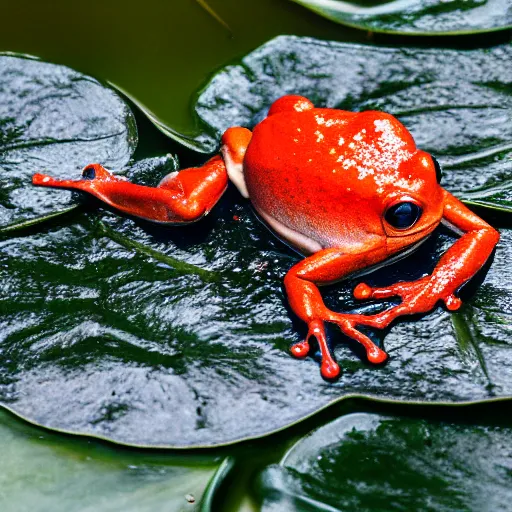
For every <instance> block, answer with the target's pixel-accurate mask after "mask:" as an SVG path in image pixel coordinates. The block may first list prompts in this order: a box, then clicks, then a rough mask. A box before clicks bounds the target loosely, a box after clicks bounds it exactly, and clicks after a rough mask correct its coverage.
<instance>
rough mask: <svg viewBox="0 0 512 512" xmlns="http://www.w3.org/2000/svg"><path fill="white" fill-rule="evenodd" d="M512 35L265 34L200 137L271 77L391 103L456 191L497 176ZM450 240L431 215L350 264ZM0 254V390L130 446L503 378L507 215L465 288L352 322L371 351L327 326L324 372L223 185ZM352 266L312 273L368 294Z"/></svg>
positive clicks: (422, 264)
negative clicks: (149, 217) (329, 350)
mask: <svg viewBox="0 0 512 512" xmlns="http://www.w3.org/2000/svg"><path fill="white" fill-rule="evenodd" d="M510 53H511V49H510V47H509V46H504V47H498V48H494V49H491V50H479V51H471V52H455V51H444V50H443V51H438V52H430V51H429V50H397V49H383V50H377V49H371V51H370V50H369V49H367V48H365V47H361V46H351V45H341V44H333V43H324V42H318V41H313V40H311V39H299V38H295V37H290V38H278V39H276V40H274V41H272V42H270V43H268V44H267V45H266V46H264V47H263V48H261V49H259V50H257V51H256V52H254V53H253V54H251V55H250V56H248V57H247V58H246V59H245V60H244V63H243V66H234V67H233V66H232V67H230V68H227V69H226V70H224V71H221V72H220V73H219V74H218V75H217V77H216V78H214V80H213V81H212V83H211V84H210V85H209V86H208V87H207V88H206V90H205V91H203V94H202V95H201V97H200V99H199V102H198V107H197V109H198V113H199V114H200V115H201V117H202V119H203V120H204V121H205V122H208V123H210V125H211V126H210V129H209V130H210V135H209V137H213V135H212V134H215V137H217V135H218V134H219V133H220V132H222V130H223V129H224V128H226V127H227V126H231V125H235V124H242V125H248V126H250V125H252V124H254V123H255V122H257V121H258V120H259V119H261V118H262V116H263V115H264V113H265V111H266V109H267V108H268V106H269V104H270V103H271V102H272V100H274V99H275V98H277V97H279V96H280V95H282V94H285V93H287V92H294V93H299V94H304V95H306V96H309V97H311V98H312V100H313V101H315V103H317V104H319V105H327V106H330V107H339V108H347V109H349V108H350V109H353V110H360V109H364V108H379V109H384V110H388V111H390V112H391V113H395V114H399V115H400V118H401V119H402V121H404V122H405V124H406V125H407V126H408V127H409V128H410V129H411V130H412V131H413V133H414V134H415V136H416V138H417V140H418V143H419V145H420V146H421V147H423V148H424V149H427V150H428V151H431V152H433V153H434V154H435V155H436V156H437V157H438V158H439V160H440V161H441V162H442V164H444V169H445V177H444V183H445V184H446V186H447V187H448V188H450V190H452V191H454V192H456V193H459V195H460V194H465V193H467V194H469V193H470V192H471V193H473V192H474V191H475V190H474V189H475V188H476V187H477V186H480V187H485V186H498V185H500V184H502V183H506V182H507V180H508V179H510V173H511V168H510V165H509V159H510V147H511V141H512V137H511V130H512V125H511V124H510V123H507V122H506V121H508V120H510V116H511V100H510V87H509V86H510V82H511V81H512V76H511V75H512V71H509V69H508V68H507V67H506V65H505V63H506V62H507V59H509V57H510ZM349 57H350V58H349ZM447 62H448V63H449V66H448V65H447V64H446V63H447ZM446 68H449V69H446ZM496 68H498V69H499V70H500V71H499V72H498V71H496ZM211 140H212V141H213V140H214V139H213V138H211ZM132 169H133V168H132ZM164 169H168V165H167V164H165V165H164V166H163V167H162V166H159V165H155V166H154V167H152V166H151V165H149V167H148V166H145V165H143V164H141V165H140V171H141V172H140V176H141V181H142V182H146V183H156V182H157V181H158V179H159V178H161V174H160V173H161V172H164ZM153 174H155V175H153ZM129 175H130V176H131V177H134V176H135V175H137V176H138V175H139V173H138V172H137V171H134V172H131V171H129ZM505 224H506V222H505ZM450 243H453V237H452V236H451V235H450V234H449V233H448V232H445V231H443V230H440V231H439V232H438V233H437V234H436V236H434V237H432V238H431V239H430V240H429V241H427V242H426V243H425V244H424V245H423V246H422V247H421V249H420V250H419V251H417V252H416V253H414V254H413V255H411V256H410V257H409V258H408V259H407V260H403V261H401V262H398V263H396V264H395V265H393V266H392V267H387V268H384V269H381V270H379V271H378V272H375V273H374V274H372V275H369V276H365V281H366V282H368V283H369V284H373V285H385V284H388V283H391V282H395V281H397V280H410V279H414V278H418V277H420V276H422V275H423V274H424V273H425V272H429V271H430V270H431V269H432V268H433V266H434V265H435V263H436V261H437V259H438V258H439V256H440V254H441V253H442V252H443V251H444V250H445V249H446V248H447V247H448V246H449V244H450ZM0 258H1V260H0V283H1V284H0V300H1V304H2V311H4V314H3V316H2V318H1V319H0V322H1V323H0V333H1V337H0V350H2V356H3V357H2V359H1V360H0V400H1V402H2V403H3V404H4V405H5V406H6V407H9V408H10V409H12V410H13V411H15V412H16V413H17V414H19V415H21V416H25V417H28V418H30V419H31V420H32V421H34V422H37V423H40V424H43V425H45V426H48V427H51V428H55V429H61V430H66V431H70V432H76V433H85V434H89V435H93V436H99V437H102V438H107V439H111V440H114V441H116V442H120V443H128V444H136V445H147V446H174V447H197V446H214V445H219V444H226V443H232V442H235V441H239V440H241V439H247V438H252V437H258V436H263V435H266V434H268V433H270V432H273V431H276V430H279V429H282V428H284V427H286V426H287V425H290V424H293V423H295V422H297V421H300V420H301V419H304V418H306V417H308V416H310V415H312V414H314V413H315V412H318V411H319V410H321V409H323V408H324V407H326V406H328V405H329V404H330V403H333V402H335V401H337V400H340V399H343V398H345V397H347V396H352V395H362V396H367V397H373V398H378V399H381V400H393V401H394V400H397V401H407V402H429V403H430V402H437V403H439V402H441V403H460V402H470V401H482V400H497V399H502V398H505V397H507V398H509V397H511V396H512V346H511V341H510V340H511V336H510V333H511V321H512V310H511V304H512V296H511V295H512V279H511V278H510V272H511V271H510V261H511V258H512V234H511V233H510V232H509V231H507V230H504V231H503V232H502V240H501V242H500V244H499V246H498V249H497V252H496V257H495V260H494V262H493V263H492V265H491V267H490V270H489V273H488V274H487V275H485V272H482V273H481V275H480V276H478V278H477V279H476V280H475V281H473V282H472V283H471V285H468V286H467V287H465V289H464V291H463V298H464V299H465V301H466V302H465V305H464V307H463V309H461V310H460V311H459V312H457V313H454V314H449V313H447V312H445V311H443V310H442V309H437V310H436V311H434V312H432V313H431V314H430V315H427V316H425V317H424V318H421V319H415V320H414V321H409V322H402V323H399V324H397V325H395V326H393V327H392V328H391V330H390V331H389V332H380V331H375V332H373V333H369V334H370V335H371V336H372V337H373V338H374V339H375V340H376V341H377V342H379V343H382V342H383V343H384V345H385V348H386V350H387V351H388V352H389V354H390V360H389V362H388V363H387V364H386V365H385V366H383V367H372V366H370V365H368V364H367V363H366V362H365V361H364V359H361V358H360V357H361V351H360V349H359V346H358V345H357V344H355V343H353V342H351V341H349V340H347V339H345V338H343V337H342V336H341V335H340V334H339V332H338V331H336V330H335V329H332V330H331V332H330V336H331V341H332V343H333V345H334V346H335V354H336V357H337V359H338V361H339V363H340V366H341V367H342V372H343V373H342V376H341V378H340V380H339V381H337V382H335V383H330V382H325V381H324V380H322V379H321V377H320V373H319V368H318V362H317V361H315V360H314V359H313V358H308V359H306V360H303V361H298V360H296V359H293V358H292V357H291V356H290V354H289V347H290V345H291V344H292V343H294V342H297V341H299V340H301V339H302V338H303V336H304V335H305V330H304V325H302V323H301V322H299V321H297V320H296V319H295V318H294V317H293V316H292V315H291V313H290V311H289V310H288V308H287V303H286V299H285V297H284V293H283V289H282V279H283V277H284V274H285V273H286V271H287V270H288V269H289V268H290V267H291V266H292V265H293V264H294V263H295V262H296V261H298V256H297V255H296V254H295V253H292V252H291V251H289V250H288V249H287V248H286V247H285V246H283V245H282V243H281V242H279V241H278V240H277V239H275V238H274V237H273V236H272V235H271V234H270V233H269V232H268V231H267V229H266V228H265V227H264V226H263V225H262V224H261V223H260V222H259V221H258V220H257V219H256V218H255V216H254V214H253V212H252V211H251V208H250V206H249V205H248V203H246V202H244V201H243V200H242V198H241V197H240V196H239V195H238V194H237V193H236V192H235V191H234V190H232V189H230V190H229V191H228V193H227V194H226V195H225V196H224V197H223V199H222V200H221V202H220V203H219V204H218V205H217V206H216V208H215V209H214V210H213V211H212V213H211V214H210V215H209V216H208V217H207V218H206V219H204V220H202V221H201V222H200V223H198V224H196V225H192V226H187V227H183V228H181V229H178V228H169V229H164V228H161V227H158V226H154V225H150V224H147V223H144V222H142V221H136V220H132V219H129V218H125V217H120V216H116V215H114V214H112V213H105V212H101V211H99V212H98V213H94V209H91V210H90V211H88V212H86V213H84V214H83V215H82V216H80V217H77V218H74V219H73V222H71V221H69V222H67V223H65V222H61V223H59V224H56V223H54V224H52V225H50V226H45V228H44V229H38V230H34V229H32V230H28V231H23V232H20V233H19V236H17V237H11V238H7V237H4V238H3V239H2V240H0ZM482 280H484V281H483V284H482V285H481V286H478V285H479V284H480V283H481V281H482ZM358 282H359V280H354V279H352V280H349V281H347V282H344V283H341V284H339V285H337V286H335V287H332V288H330V289H327V290H326V292H325V299H326V302H327V303H328V305H329V306H330V307H331V308H332V309H334V310H337V311H352V310H358V311H365V312H374V311H376V310H377V309H378V308H380V307H381V306H380V305H378V304H356V303H355V302H354V300H353V299H352V297H351V293H352V289H353V287H354V286H355V285H356V284H357V283H358ZM477 289H478V290H477ZM475 290H477V291H476V294H475ZM388 305H389V304H388ZM384 337H385V340H384Z"/></svg>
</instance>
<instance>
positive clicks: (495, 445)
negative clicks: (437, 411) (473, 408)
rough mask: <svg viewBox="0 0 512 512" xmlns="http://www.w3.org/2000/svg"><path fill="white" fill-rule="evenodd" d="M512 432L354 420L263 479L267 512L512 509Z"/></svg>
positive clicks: (300, 449)
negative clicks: (511, 449) (511, 446)
mask: <svg viewBox="0 0 512 512" xmlns="http://www.w3.org/2000/svg"><path fill="white" fill-rule="evenodd" d="M511 442H512V428H511V426H510V425H501V426H488V425H474V426H469V425H464V424H453V423H447V422H445V423H441V422H433V421H431V422H429V421H425V420H417V419H408V418H398V417H386V416H379V415H375V414H351V415H348V416H343V417H341V418H339V419H337V420H335V421H333V422H332V423H329V424H327V425H325V426H323V427H321V428H319V429H318V430H316V431H315V432H313V433H312V434H310V435H309V436H306V437H305V438H304V439H302V440H300V441H299V442H298V443H297V444H296V445H295V446H293V447H292V448H291V450H290V451H289V452H288V453H287V454H286V455H285V457H284V458H283V460H282V461H281V463H280V464H279V465H278V466H277V465H276V466H270V467H269V468H268V469H266V470H265V471H264V473H263V474H262V476H261V477H260V478H259V482H258V485H257V490H258V491H259V493H260V495H261V498H262V501H263V506H262V511H264V512H272V511H276V512H277V511H279V512H292V511H295V510H303V511H311V512H315V511H318V512H320V511H322V512H328V511H329V512H335V511H338V510H358V511H361V512H370V511H371V512H380V511H387V510H422V511H438V510H443V511H444V512H451V511H453V512H456V511H457V512H459V511H461V510H464V511H474V512H480V511H481V510H508V509H509V508H510V501H511V500H512V453H511V451H510V445H511Z"/></svg>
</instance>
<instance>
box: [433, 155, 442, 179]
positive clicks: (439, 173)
mask: <svg viewBox="0 0 512 512" xmlns="http://www.w3.org/2000/svg"><path fill="white" fill-rule="evenodd" d="M430 158H432V162H434V168H435V170H436V179H437V183H441V180H442V178H443V171H442V170H441V166H440V165H439V162H438V161H437V160H436V159H435V158H434V157H433V156H432V155H430Z"/></svg>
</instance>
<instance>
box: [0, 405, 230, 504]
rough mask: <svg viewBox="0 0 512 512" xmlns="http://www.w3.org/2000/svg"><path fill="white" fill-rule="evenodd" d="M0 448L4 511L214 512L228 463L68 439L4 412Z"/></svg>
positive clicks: (0, 416)
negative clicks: (214, 498)
mask: <svg viewBox="0 0 512 512" xmlns="http://www.w3.org/2000/svg"><path fill="white" fill-rule="evenodd" d="M0 447H1V450H2V471H1V472H0V485H1V491H0V508H1V509H2V510H4V511H6V512H11V511H12V512H29V511H31V510H38V511H50V510H51V511H64V510H65V511H66V512H73V511H84V510H96V511H98V512H107V511H112V510H125V511H133V512H153V511H162V512H164V511H170V510H172V511H176V512H187V511H189V512H194V511H197V510H199V507H198V505H199V504H200V503H201V502H202V503H203V504H204V505H205V506H204V508H202V509H201V510H204V511H205V512H206V511H209V510H214V509H213V508H211V503H212V501H213V498H212V496H213V494H214V492H215V486H218V485H219V484H218V480H219V479H222V478H223V477H225V476H226V467H227V466H228V465H229V460H226V461H225V462H224V463H222V464H221V458H220V457H218V456H215V455H209V456H207V455H190V454H189V455H188V456H187V458H186V459H184V457H180V456H178V455H173V454H168V453H167V454H163V453H160V454H157V453H153V454H151V453H147V452H146V453H143V452H140V451H134V450H119V449H113V448H112V447H109V446H106V445H105V444H101V443H95V442H93V443H91V442H90V441H86V440H83V439H76V438H75V439H69V438H67V439H66V438H63V437H62V436H56V435H55V434H51V433H44V432H41V430H40V429H36V428H34V427H31V426H28V425H23V424H20V422H19V421H16V420H15V419H14V418H12V417H11V415H10V414H8V413H6V412H5V411H4V412H1V413H0ZM218 468H219V469H220V468H222V469H223V471H222V473H221V472H220V471H218ZM217 473H218V474H217ZM209 482H211V484H210V485H209ZM205 502H207V503H205Z"/></svg>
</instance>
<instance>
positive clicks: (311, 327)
mask: <svg viewBox="0 0 512 512" xmlns="http://www.w3.org/2000/svg"><path fill="white" fill-rule="evenodd" d="M311 338H315V339H316V341H317V343H318V348H319V349H320V353H321V356H322V364H321V367H320V373H321V374H322V377H323V378H324V379H335V378H336V377H338V376H339V374H340V367H339V366H338V363H336V361H335V360H334V358H333V356H332V354H331V351H330V349H329V344H328V342H327V335H326V333H325V325H324V322H323V321H322V320H312V321H310V322H309V323H308V334H307V336H306V340H305V341H301V342H299V343H295V344H294V345H292V347H291V353H292V354H293V355H294V356H295V357H298V358H303V357H306V356H307V355H308V353H309V351H310V344H309V341H310V339H311Z"/></svg>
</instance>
